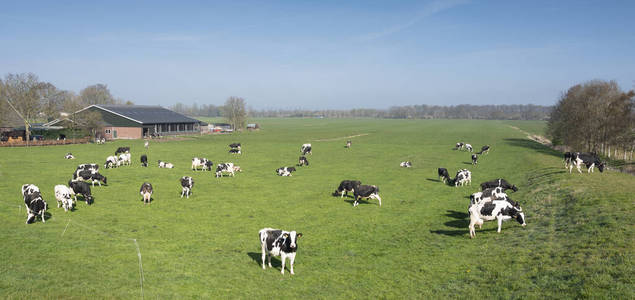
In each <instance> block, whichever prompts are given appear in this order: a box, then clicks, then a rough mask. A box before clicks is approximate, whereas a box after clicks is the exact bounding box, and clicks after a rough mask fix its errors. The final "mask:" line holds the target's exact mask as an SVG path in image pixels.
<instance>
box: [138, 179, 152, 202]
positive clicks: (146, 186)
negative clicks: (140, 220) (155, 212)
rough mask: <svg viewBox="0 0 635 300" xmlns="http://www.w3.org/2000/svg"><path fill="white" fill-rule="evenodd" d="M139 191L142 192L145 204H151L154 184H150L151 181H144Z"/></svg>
mask: <svg viewBox="0 0 635 300" xmlns="http://www.w3.org/2000/svg"><path fill="white" fill-rule="evenodd" d="M139 193H140V194H141V196H143V204H150V201H151V200H152V193H153V190H152V184H150V183H149V182H144V183H143V184H142V185H141V189H139Z"/></svg>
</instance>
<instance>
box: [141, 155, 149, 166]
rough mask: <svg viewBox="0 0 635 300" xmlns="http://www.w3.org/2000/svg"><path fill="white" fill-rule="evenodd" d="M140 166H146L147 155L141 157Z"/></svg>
mask: <svg viewBox="0 0 635 300" xmlns="http://www.w3.org/2000/svg"><path fill="white" fill-rule="evenodd" d="M141 165H142V166H144V167H147V166H148V156H147V155H145V154H144V155H141Z"/></svg>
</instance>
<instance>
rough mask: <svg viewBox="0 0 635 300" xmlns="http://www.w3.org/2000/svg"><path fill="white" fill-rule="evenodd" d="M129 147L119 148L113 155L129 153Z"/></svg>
mask: <svg viewBox="0 0 635 300" xmlns="http://www.w3.org/2000/svg"><path fill="white" fill-rule="evenodd" d="M129 152H130V147H119V148H117V151H115V155H119V154H120V153H129Z"/></svg>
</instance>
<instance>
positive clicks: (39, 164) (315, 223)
mask: <svg viewBox="0 0 635 300" xmlns="http://www.w3.org/2000/svg"><path fill="white" fill-rule="evenodd" d="M250 122H251V121H250ZM255 122H258V123H260V125H261V126H262V128H263V129H262V130H260V131H255V132H244V133H236V134H233V135H213V136H196V137H191V138H186V139H184V140H179V141H151V142H150V149H149V150H148V151H146V150H145V149H144V148H143V142H142V141H117V142H111V143H107V144H105V145H93V144H90V145H67V146H53V147H32V148H0V178H1V179H2V180H0V219H1V220H2V229H0V298H31V299H36V298H42V297H44V298H71V297H72V298H80V299H83V298H91V299H92V298H121V299H131V298H137V297H139V298H141V297H142V295H143V297H144V298H149V299H150V298H151V299H154V298H207V299H209V298H221V297H222V298H232V299H233V298H241V299H244V298H248V299H254V298H262V299H272V298H278V299H289V298H292V297H293V298H299V297H301V298H324V299H351V298H371V299H375V298H391V299H417V298H427V299H438V298H468V297H469V298H540V299H542V298H558V299H561V298H619V299H628V298H632V297H633V295H635V289H634V285H633V278H635V274H634V273H635V272H634V268H633V253H634V252H633V250H634V248H635V243H634V242H635V236H634V233H635V230H634V227H633V224H635V218H634V217H633V209H634V204H635V202H634V201H633V200H634V198H633V195H635V177H633V176H630V175H626V174H622V173H616V172H606V173H599V172H597V171H596V172H595V173H594V174H577V173H576V174H569V173H565V172H564V168H563V164H562V159H561V157H560V153H557V152H555V151H553V150H551V149H549V148H546V147H544V146H542V145H540V144H538V143H536V142H533V141H529V140H526V139H525V136H524V135H523V134H522V133H520V132H519V131H517V130H514V129H512V128H510V127H507V126H501V124H505V125H513V126H517V127H519V128H521V129H523V130H526V131H530V132H532V133H538V131H540V130H541V129H540V128H544V123H543V122H501V121H467V120H375V119H356V120H340V119H336V120H333V119H259V120H255ZM357 135H361V136H358V137H354V138H350V139H351V140H352V143H353V144H352V148H351V149H345V148H344V144H345V142H346V140H347V139H348V138H347V137H349V136H357ZM459 141H465V142H468V143H471V144H472V145H474V146H475V148H480V147H481V146H482V145H484V144H489V145H491V147H492V150H491V151H490V154H488V155H482V156H481V158H480V160H479V164H478V166H476V167H474V166H472V165H471V164H470V163H469V161H470V159H469V154H468V153H467V152H465V151H457V150H452V147H453V145H454V144H455V143H456V142H459ZM232 142H241V143H242V145H243V151H244V153H243V154H242V155H240V156H235V155H231V154H228V153H227V150H228V146H227V145H228V144H230V143H232ZM307 142H308V143H312V144H313V155H309V156H308V159H309V161H310V166H309V167H299V168H298V171H297V172H296V173H294V175H293V177H279V176H276V175H275V174H274V170H275V169H276V168H278V167H281V166H291V165H294V164H295V163H297V159H298V156H299V154H300V153H299V149H300V145H301V144H303V143H307ZM119 146H130V147H131V152H132V155H133V165H132V166H130V167H121V168H118V169H109V170H102V174H104V175H106V176H107V177H108V186H102V187H95V188H94V189H93V194H94V195H95V203H94V204H93V205H92V206H87V205H86V204H85V203H83V202H81V201H80V202H78V203H77V207H76V209H75V211H72V212H68V213H65V212H64V210H63V209H62V208H57V207H56V205H55V199H54V195H53V187H54V185H56V184H64V183H66V182H67V181H68V180H69V179H70V177H71V173H72V172H73V171H74V170H75V167H76V165H77V164H79V163H89V162H96V163H99V164H101V165H102V167H103V163H104V161H105V158H106V156H108V155H111V154H113V152H114V151H115V149H116V148H117V147H119ZM67 152H72V153H73V154H74V155H75V156H76V157H77V158H78V159H76V160H71V161H69V160H65V159H63V156H64V154H66V153H67ZM144 153H145V154H147V155H148V157H149V160H150V162H151V164H150V167H149V168H142V167H140V164H139V163H138V161H139V156H140V155H141V154H144ZM194 156H199V157H201V156H202V157H207V158H209V159H211V160H212V161H213V162H214V164H215V165H216V164H217V163H218V162H234V163H235V164H237V165H240V166H241V167H242V169H243V170H244V172H242V173H238V174H237V175H236V177H235V178H229V177H224V178H214V177H213V175H212V173H210V172H201V171H199V172H194V171H191V170H190V163H191V159H192V157H194ZM157 160H163V161H168V162H172V163H174V164H175V165H176V167H175V169H159V168H157V166H156V161H157ZM404 160H410V161H412V163H413V168H411V169H405V168H400V167H399V162H401V161H404ZM437 167H446V168H448V170H450V172H451V173H452V175H454V173H455V172H456V170H457V169H459V168H468V169H470V170H471V171H472V173H473V184H472V186H468V187H458V188H454V187H449V186H446V185H444V184H442V183H440V182H438V181H437V175H436V168H437ZM184 175H191V176H193V177H194V180H195V185H194V194H193V195H192V197H190V199H185V198H183V199H181V198H180V192H181V188H180V185H179V182H178V180H179V178H180V177H181V176H184ZM499 177H504V178H506V179H507V180H509V181H510V182H512V183H514V184H516V185H517V186H518V187H519V191H518V192H516V193H513V194H510V196H511V197H512V198H513V199H514V200H516V201H519V202H520V203H521V205H522V207H523V210H524V211H525V215H526V218H527V227H525V228H522V227H521V226H519V224H518V223H515V222H513V221H509V222H506V223H504V225H503V230H502V232H501V233H500V234H498V233H496V227H497V226H496V222H487V223H485V225H484V226H483V229H482V230H478V229H477V232H476V238H475V239H472V240H471V239H470V238H469V233H468V228H467V226H468V223H469V217H468V215H467V206H468V204H469V199H468V196H469V194H471V193H472V192H475V191H477V190H478V184H479V183H480V182H483V181H486V180H490V179H494V178H499ZM343 179H358V180H361V181H362V182H363V183H365V184H375V185H378V186H379V188H380V191H381V192H380V195H381V197H382V199H383V205H382V207H379V206H378V205H377V202H376V201H374V200H371V201H370V202H363V203H362V204H360V205H359V206H358V207H356V208H353V207H352V204H351V202H352V201H351V198H347V199H344V200H341V199H340V198H339V197H333V196H331V193H332V192H333V191H334V189H335V188H336V187H337V185H338V184H339V182H340V181H341V180H343ZM144 181H149V182H151V183H152V184H153V185H154V187H155V194H154V195H153V198H154V202H153V203H152V204H151V205H149V206H144V205H143V204H142V202H141V196H140V195H139V187H140V185H141V184H142V183H143V182H144ZM23 183H34V184H36V185H38V186H39V187H40V188H41V189H42V191H43V195H44V198H45V199H46V200H47V202H48V203H49V207H50V209H49V211H48V213H49V214H48V219H47V221H46V223H42V222H41V221H39V219H38V221H37V222H36V223H35V224H30V225H26V224H24V222H25V220H26V213H25V209H24V205H23V202H22V197H21V195H20V192H19V190H20V186H21V185H22V184H23ZM264 227H274V228H282V229H286V230H296V231H298V232H302V233H303V237H302V238H301V239H300V240H299V242H298V245H299V250H298V254H297V258H296V264H295V273H296V275H293V276H291V275H289V273H288V271H287V272H285V275H284V276H282V275H281V274H280V263H279V260H278V259H277V258H274V259H273V264H274V268H273V269H269V268H268V269H267V270H262V268H261V267H260V245H259V241H258V237H257V233H258V230H260V229H261V228H264ZM135 241H136V244H135ZM137 245H138V246H139V250H140V254H141V258H142V265H141V266H140V263H139V258H138V254H137ZM141 269H142V270H143V280H142V281H141V280H140V273H141Z"/></svg>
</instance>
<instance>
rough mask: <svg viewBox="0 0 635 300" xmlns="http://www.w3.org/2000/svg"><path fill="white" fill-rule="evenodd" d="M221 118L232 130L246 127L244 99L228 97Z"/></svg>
mask: <svg viewBox="0 0 635 300" xmlns="http://www.w3.org/2000/svg"><path fill="white" fill-rule="evenodd" d="M223 117H224V118H225V119H226V120H227V122H228V123H229V124H231V125H232V128H233V129H234V130H242V129H244V128H245V127H246V126H247V109H246V108H245V99H243V98H240V97H233V96H232V97H229V98H228V99H227V101H225V106H223Z"/></svg>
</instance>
